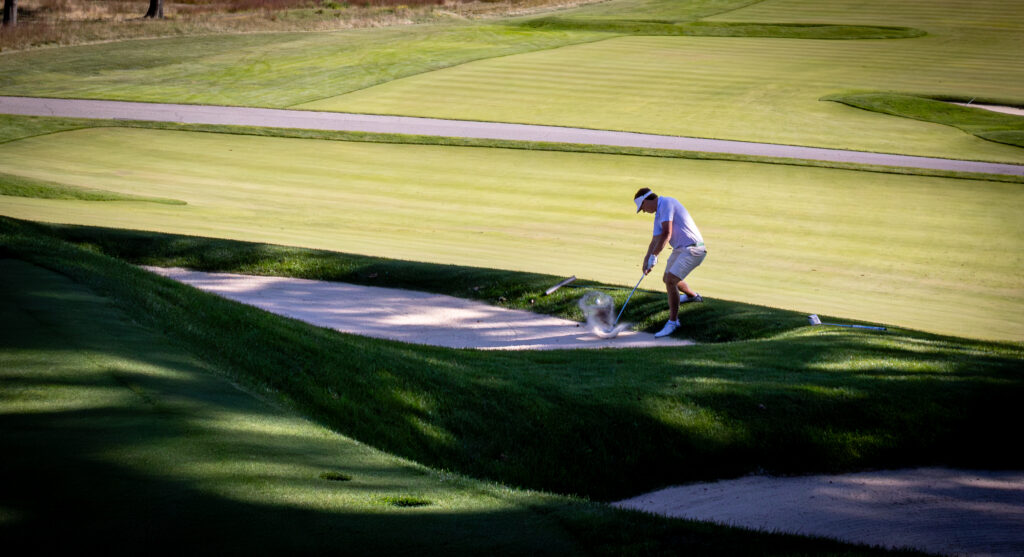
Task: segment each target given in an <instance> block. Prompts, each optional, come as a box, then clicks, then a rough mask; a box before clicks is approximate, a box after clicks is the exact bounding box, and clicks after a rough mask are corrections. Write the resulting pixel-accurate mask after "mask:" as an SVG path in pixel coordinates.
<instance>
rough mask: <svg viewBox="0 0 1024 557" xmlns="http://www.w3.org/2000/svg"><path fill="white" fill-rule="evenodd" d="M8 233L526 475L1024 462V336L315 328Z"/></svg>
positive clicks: (639, 475)
mask: <svg viewBox="0 0 1024 557" xmlns="http://www.w3.org/2000/svg"><path fill="white" fill-rule="evenodd" d="M74 230H75V232H76V233H81V232H82V231H83V229H74ZM129 238H132V237H131V236H130V235H129ZM82 240H83V239H82V238H79V241H82ZM104 241H106V240H104ZM161 241H163V240H162V239H161V238H157V242H156V243H157V247H159V246H160V242H161ZM197 241H200V240H197ZM129 243H132V244H133V245H138V246H139V249H140V251H141V248H142V247H143V245H144V244H143V242H142V240H141V239H138V238H137V237H136V239H132V240H131V242H129ZM7 245H8V247H7V248H6V249H8V250H11V251H13V252H15V253H17V254H19V256H20V257H25V258H28V259H30V260H32V261H34V262H37V263H38V264H41V265H45V266H47V267H50V268H53V269H55V270H59V271H60V272H62V273H66V274H68V275H70V276H73V277H75V278H76V280H80V281H81V282H83V283H85V284H89V285H90V286H91V287H92V288H94V289H96V290H98V291H101V292H104V293H105V294H107V295H109V296H111V297H112V298H114V299H116V300H117V303H118V304H119V305H120V306H121V307H122V308H123V309H124V310H125V311H127V312H129V313H130V314H131V315H132V316H133V317H134V318H135V319H138V320H140V321H141V322H143V323H146V324H149V325H150V326H152V327H154V328H156V329H158V330H161V331H165V332H166V333H167V334H168V335H170V336H171V337H173V338H175V339H176V340H177V341H178V342H181V343H182V344H183V345H184V346H187V347H188V348H189V349H190V350H191V351H192V352H193V353H195V354H197V355H198V356H199V357H201V358H202V359H203V360H204V361H209V362H211V363H213V364H214V365H215V366H216V367H218V368H220V369H224V370H226V371H228V372H229V373H230V374H231V376H232V377H233V378H234V380H236V381H240V382H242V383H244V384H246V385H248V386H250V387H251V388H253V389H256V390H258V391H260V392H263V393H266V395H267V396H271V397H274V398H277V399H279V400H282V401H285V402H287V403H288V404H290V405H292V406H293V407H295V408H297V409H299V410H300V411H301V412H303V413H305V414H306V415H309V416H311V417H313V418H315V419H316V420H318V421H320V422H321V423H325V424H328V425H330V426H331V427H332V428H334V429H336V430H338V431H340V432H343V433H344V434H346V435H349V436H351V437H354V438H356V439H358V440H361V441H363V442H366V443H370V444H373V445H374V446H376V447H378V448H381V449H383V450H386V451H388V452H391V453H394V454H398V455H401V456H405V457H408V458H411V459H415V460H417V461H419V462H421V463H424V464H428V465H430V466H433V467H438V468H444V469H451V470H456V471H458V472H460V473H464V474H468V475H471V476H474V477H478V478H486V479H493V480H498V481H501V482H503V483H506V484H511V485H515V486H524V487H530V488H534V489H544V490H549V491H554V492H558V493H569V494H580V495H585V496H588V497H591V498H594V499H599V500H613V499H618V498H622V497H626V496H630V495H635V494H637V493H641V492H644V491H648V490H650V489H654V488H657V487H662V486H665V485H670V484H677V483H684V482H690V481H696V480H704V479H715V478H727V477H734V476H738V475H742V474H746V473H756V472H765V471H767V472H772V473H777V474H795V473H806V472H834V471H842V470H854V469H862V468H870V467H898V466H918V465H933V464H953V465H961V466H971V467H979V468H1000V467H1010V466H1020V465H1021V464H1022V461H1021V457H1019V456H1015V454H1014V453H1013V452H1012V451H1006V450H1003V447H1005V446H1006V445H1007V440H1006V438H1005V435H1004V434H1001V433H999V432H1001V431H1005V427H1006V425H1007V424H1010V423H1015V422H1014V420H1015V417H1014V412H1013V409H1014V408H1015V401H1016V400H1019V399H1020V397H1021V395H1024V378H1022V376H1021V373H1020V371H1021V361H1022V359H1024V358H1022V351H1021V348H1020V347H1019V346H1016V345H1011V344H1005V343H1004V344H999V343H984V342H972V341H963V340H960V339H943V338H941V337H934V336H928V335H921V334H915V333H900V332H888V333H885V334H881V335H879V334H873V333H872V334H865V333H860V332H847V331H843V332H833V331H826V330H820V329H811V328H809V327H793V328H792V329H789V331H788V332H781V333H776V334H775V335H774V336H772V337H768V338H765V339H760V340H753V341H746V342H730V343H723V344H716V345H704V346H697V347H688V348H686V349H682V350H680V349H647V350H615V351H588V353H586V354H584V353H580V352H579V351H558V352H539V353H531V352H522V353H512V354H507V353H484V352H478V351H457V350H447V349H439V348H430V347H422V346H413V345H404V344H398V343H392V342H386V341H378V340H374V339H367V338H362V337H356V336H348V335H340V334H338V333H334V332H332V331H328V330H324V329H318V328H315V327H311V326H308V325H305V324H302V323H298V322H294V321H290V320H286V319H282V318H279V317H276V316H273V315H269V314H266V313H264V312H261V311H259V310H256V309H253V308H250V307H246V306H241V305H238V304H235V303H232V302H229V301H227V300H224V299H221V298H219V297H216V296H213V295H208V294H203V293H200V292H197V291H195V290H193V289H190V288H187V287H184V286H182V285H180V284H177V283H173V282H170V281H166V280H164V279H160V278H158V277H154V276H151V275H149V274H147V273H144V272H142V271H139V270H137V269H135V268H134V267H131V266H129V265H125V264H124V263H121V262H118V261H115V260H113V259H109V258H106V257H103V256H100V255H96V254H93V253H90V252H88V251H83V250H82V249H80V248H77V247H74V246H71V245H69V244H66V243H63V242H58V241H55V240H52V239H46V238H45V237H43V236H35V237H31V238H29V237H25V239H24V241H22V242H21V243H19V241H14V240H11V241H8V243H7ZM219 245H221V246H224V245H225V244H219ZM236 245H237V244H236ZM104 249H107V248H104ZM241 249H243V250H251V249H255V250H257V251H262V250H265V249H272V248H261V247H256V246H252V245H242V248H241ZM195 253H197V254H198V253H199V252H195ZM228 255H230V254H225V255H224V256H225V257H226V256H228ZM162 257H163V256H162ZM195 257H198V255H195ZM218 257H222V256H218ZM261 257H262V256H261ZM317 260H320V259H317ZM324 260H326V259H324ZM346 260H347V259H346ZM301 261H304V262H307V261H309V260H308V259H301ZM374 264H375V265H381V266H385V265H386V262H377V263H374ZM283 265H285V266H286V264H283ZM356 267H358V269H360V270H355V269H353V270H351V271H350V272H351V274H352V276H359V274H360V272H365V267H359V266H358V265H357V266H356ZM378 268H387V267H378ZM432 272H434V273H436V277H437V279H438V280H440V278H441V277H442V276H443V274H444V273H443V272H442V271H441V270H440V269H435V270H433V271H432ZM378 276H379V275H378ZM502 276H505V277H507V276H508V273H503V274H502ZM364 280H365V279H364ZM401 280H408V278H405V279H401ZM453 280H454V281H458V280H461V279H460V278H458V277H457V276H456V277H455V278H453ZM530 280H532V279H530ZM467 282H469V283H472V282H476V281H467ZM454 288H460V287H458V286H456V287H454ZM705 307H707V308H708V309H701V310H700V311H708V312H712V311H714V308H713V307H711V305H710V304H708V305H707V306H705ZM783 318H790V317H786V316H785V315H784V317H783Z"/></svg>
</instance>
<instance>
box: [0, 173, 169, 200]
mask: <svg viewBox="0 0 1024 557" xmlns="http://www.w3.org/2000/svg"><path fill="white" fill-rule="evenodd" d="M0 195H7V196H11V197H28V198H35V199H78V200H81V201H138V202H143V203H161V204H164V205H187V203H185V202H184V201H179V200H177V199H164V198H160V197H144V196H140V195H128V194H123V193H117V192H112V191H103V190H97V189H91V188H77V187H73V186H65V185H63V184H57V183H54V182H47V181H44V180H33V179H31V178H25V177H23V176H14V175H11V174H4V173H0Z"/></svg>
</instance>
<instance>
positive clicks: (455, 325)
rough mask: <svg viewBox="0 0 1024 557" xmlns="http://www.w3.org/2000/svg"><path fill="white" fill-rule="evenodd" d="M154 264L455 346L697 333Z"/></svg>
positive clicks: (237, 291) (617, 341)
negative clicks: (605, 331) (597, 325)
mask: <svg viewBox="0 0 1024 557" xmlns="http://www.w3.org/2000/svg"><path fill="white" fill-rule="evenodd" d="M145 268H146V269H147V270H149V271H152V272H154V273H157V274H160V275H162V276H165V277H168V278H172V279H174V280H177V281H179V282H182V283H185V284H188V285H191V286H194V287H196V288H199V289H200V290H204V291H206V292H212V293H214V294H218V295H220V296H223V297H225V298H229V299H231V300H235V301H237V302H241V303H244V304H248V305H251V306H255V307H258V308H260V309H263V310H266V311H269V312H272V313H276V314H278V315H283V316H285V317H291V318H293V319H298V320H301V321H305V322H307V323H311V324H313V325H317V326H319V327H327V328H329V329H334V330H336V331H341V332H344V333H351V334H356V335H363V336H368V337H374V338H383V339H389V340H397V341H401V342H409V343H413V344H428V345H432V346H445V347H448V348H478V349H481V350H556V349H577V348H651V347H659V346H688V345H692V344H694V343H693V341H689V340H684V339H678V338H659V339H656V338H654V335H652V334H650V333H639V332H635V331H624V332H622V333H620V334H619V335H618V336H617V337H615V338H613V339H600V338H598V337H596V336H594V335H593V334H591V333H590V331H589V330H588V329H587V327H586V325H583V324H581V323H577V322H575V321H569V320H566V319H558V318H556V317H550V316H547V315H540V314H537V313H532V312H529V311H521V310H510V309H505V308H500V307H495V306H491V305H487V304H484V303H481V302H475V301H472V300H466V299H463V298H454V297H452V296H444V295H441V294H430V293H427V292H414V291H410V290H398V289H395V288H380V287H375V286H357V285H354V284H344V283H339V282H324V281H316V280H305V279H295V278H286V277H262V276H250V275H236V274H229V273H204V272H200V271H190V270H188V269H179V268H160V267H145Z"/></svg>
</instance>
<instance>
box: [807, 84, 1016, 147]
mask: <svg viewBox="0 0 1024 557" xmlns="http://www.w3.org/2000/svg"><path fill="white" fill-rule="evenodd" d="M822 100H826V101H835V102H839V103H843V104H846V105H850V106H852V107H855V108H861V109H864V110H870V111H872V112H881V113H882V114H889V115H892V116H899V117H902V118H913V119H914V120H922V121H925V122H932V123H935V124H942V125H944V126H953V127H955V128H959V129H961V130H963V131H965V132H967V133H970V134H973V135H976V136H978V137H980V138H982V139H987V140H989V141H995V142H997V143H1005V144H1007V145H1013V146H1016V147H1024V117H1021V116H1014V115H1012V114H1003V113H1000V112H993V111H991V110H985V109H982V108H973V107H970V106H960V105H957V104H953V103H952V102H951V101H956V102H964V103H966V102H968V101H970V100H972V99H929V98H924V97H918V96H914V95H901V94H898V93H858V94H852V95H829V96H827V97H824V98H822ZM996 104H998V101H996Z"/></svg>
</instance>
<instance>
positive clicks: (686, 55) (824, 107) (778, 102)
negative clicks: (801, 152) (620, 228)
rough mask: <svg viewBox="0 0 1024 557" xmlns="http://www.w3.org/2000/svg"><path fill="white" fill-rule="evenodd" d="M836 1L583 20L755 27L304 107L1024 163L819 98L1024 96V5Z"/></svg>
mask: <svg viewBox="0 0 1024 557" xmlns="http://www.w3.org/2000/svg"><path fill="white" fill-rule="evenodd" d="M833 4H835V3H831V2H830V3H820V2H812V1H803V2H787V3H776V2H764V3H759V4H756V5H755V6H751V7H749V8H744V9H740V10H737V11H731V12H727V13H725V14H723V15H719V16H716V17H714V18H710V20H705V21H701V22H699V25H698V24H696V23H689V24H686V25H684V26H674V25H670V24H666V23H663V22H661V21H663V20H668V21H676V20H675V19H672V18H662V17H659V14H658V13H654V12H652V13H650V14H649V15H648V16H647V17H645V18H641V17H639V16H637V17H636V19H644V20H646V21H641V22H637V21H628V22H624V21H622V20H610V19H593V20H585V19H572V20H570V21H574V22H576V24H577V28H587V26H594V27H595V28H606V27H608V26H611V27H610V28H609V29H608V30H609V31H613V30H615V29H616V26H619V28H618V32H620V33H622V34H629V35H632V34H641V35H643V34H651V33H652V32H653V31H652V30H657V29H662V31H659V32H658V33H659V34H660V33H662V32H665V31H664V29H675V28H676V27H679V28H680V29H700V28H701V27H700V26H705V27H703V29H706V30H707V29H718V30H720V31H721V30H726V29H731V30H732V31H735V32H739V33H740V34H745V35H747V36H743V37H738V38H736V37H732V38H729V37H664V36H663V37H637V36H624V37H619V38H611V39H608V40H605V41H600V42H596V43H588V44H581V45H574V46H566V47H563V48H560V49H556V50H550V51H543V52H531V53H524V54H520V55H516V56H509V57H504V58H495V59H489V60H483V61H478V62H473V63H468V64H463V65H461V66H457V67H453V68H449V69H446V70H441V71H436V72H430V73H426V74H420V75H417V76H412V77H409V78H406V79H401V80H396V81H393V82H389V83H386V84H382V85H380V86H377V87H373V88H370V89H366V90H362V91H358V92H354V93H349V94H344V95H340V96H338V97H335V98H326V99H323V100H320V101H317V102H314V103H308V104H305V105H301V106H302V107H308V108H316V109H321V110H341V111H351V112H366V113H382V114H404V115H417V116H431V117H441V118H463V119H472V120H498V121H510V122H524V123H538V124H556V125H565V126H577V127H587V128H602V129H616V130H628V131H643V132H652V133H662V134H670V135H684V136H696V137H713V138H721V139H736V140H749V141H761V142H771V143H784V144H795V145H812V146H820V147H831V148H849V149H858V150H866V151H880V152H894V153H905V154H913V155H927V156H940V157H948V158H967V159H978V160H998V161H1005V162H1017V163H1020V162H1022V161H1024V154H1022V152H1021V151H1020V149H1019V148H1016V147H1010V146H1006V145H999V144H992V143H990V142H987V141H984V140H981V139H979V138H976V137H974V136H972V135H969V134H963V133H961V132H959V131H958V130H955V129H943V128H936V127H935V126H931V125H928V124H925V123H922V122H915V121H908V120H899V119H885V118H879V117H877V116H876V115H871V114H867V113H863V112H859V111H854V110H851V109H849V108H847V107H842V106H836V105H834V104H832V103H823V102H821V101H819V99H821V98H822V97H824V96H826V95H830V94H835V93H839V92H843V91H851V90H887V91H889V90H891V91H911V92H916V93H921V94H927V95H930V96H934V95H952V96H958V97H966V98H971V97H975V96H978V97H989V98H997V99H1002V100H1003V101H1004V102H1009V103H1011V104H1013V103H1021V102H1024V99H1022V98H1021V97H1020V91H1021V85H1022V84H1024V73H1022V70H1021V66H1020V64H1016V63H1015V60H1013V54H1011V53H1015V52H1017V51H1019V50H1020V49H1021V46H1022V45H1021V43H1020V37H1021V33H1020V31H1021V30H1022V29H1024V11H1022V10H1021V9H1020V7H1019V6H1017V5H1013V6H1007V5H1005V3H1003V4H1002V5H1001V6H1003V7H1000V8H999V9H992V10H991V11H985V10H978V11H977V12H976V13H973V14H972V15H971V17H970V18H969V19H966V20H962V21H964V23H959V22H958V21H961V20H958V19H957V18H958V17H959V16H961V15H962V13H963V6H964V4H965V3H964V2H960V1H955V0H945V1H942V2H933V1H928V0H914V1H909V2H903V3H901V7H900V9H899V10H895V13H894V12H893V10H890V9H889V4H888V3H884V2H870V3H866V4H865V3H856V2H840V3H839V4H841V5H842V6H844V7H845V8H846V10H840V9H833V8H834V7H833ZM748 14H749V18H748ZM566 17H568V16H566ZM652 20H653V21H652ZM659 22H660V23H659ZM737 22H744V23H743V25H740V26H737V25H735V24H737ZM780 23H786V24H791V25H792V27H790V28H788V29H799V28H800V27H798V26H799V25H822V24H833V25H855V24H856V25H860V26H872V25H875V26H877V25H884V26H901V27H910V28H915V29H920V30H922V31H925V32H927V33H928V36H924V37H919V38H913V39H900V40H853V41H815V42H813V43H809V42H808V41H806V40H795V39H786V38H757V37H756V35H757V34H759V33H761V32H765V30H766V29H774V30H773V31H772V33H773V34H775V35H778V34H780V33H782V32H783V31H782V30H784V29H787V28H786V27H781V28H780V27H774V28H773V27H771V26H769V24H771V25H777V24H780ZM758 24H760V26H759V25H758ZM562 27H565V26H562ZM568 27H572V26H568ZM805 29H808V28H805ZM823 29H824V28H823ZM994 75H998V76H1000V78H999V79H992V76H994Z"/></svg>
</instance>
